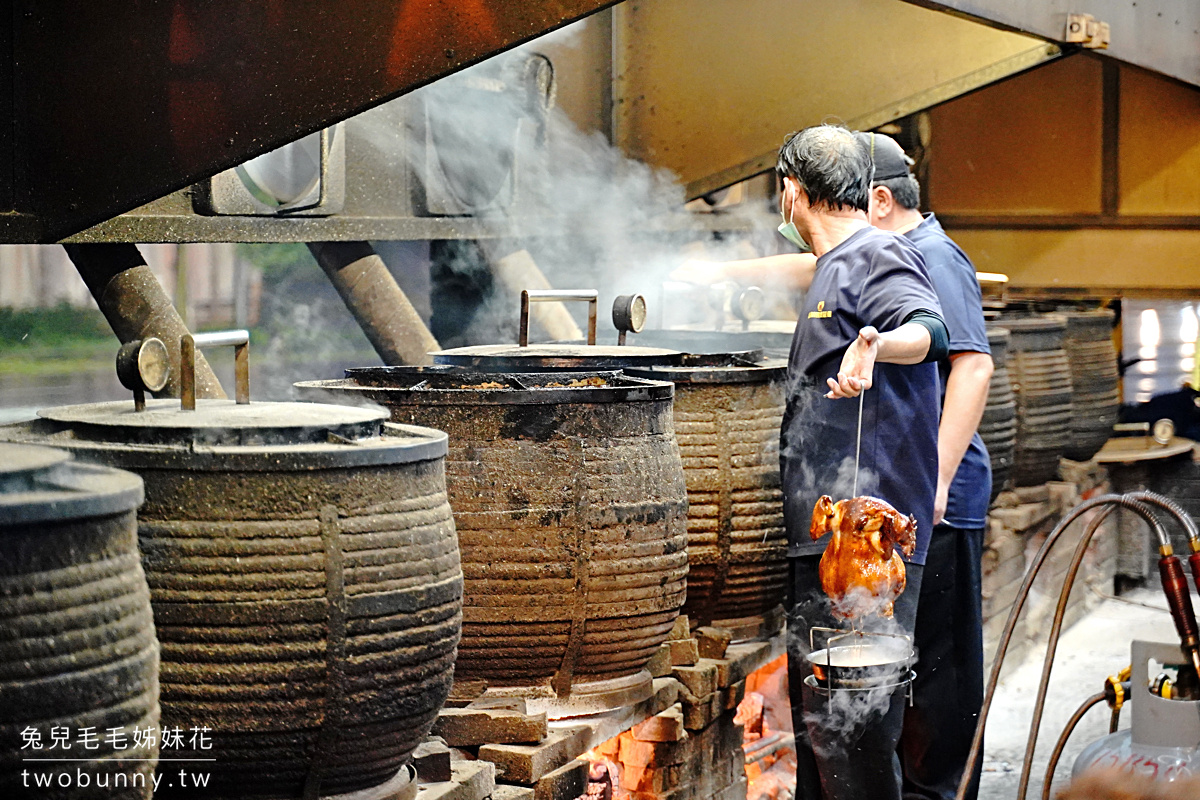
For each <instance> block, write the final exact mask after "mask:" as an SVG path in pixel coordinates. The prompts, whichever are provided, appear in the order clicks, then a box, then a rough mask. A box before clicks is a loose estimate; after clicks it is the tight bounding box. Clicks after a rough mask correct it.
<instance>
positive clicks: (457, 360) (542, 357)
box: [433, 344, 683, 372]
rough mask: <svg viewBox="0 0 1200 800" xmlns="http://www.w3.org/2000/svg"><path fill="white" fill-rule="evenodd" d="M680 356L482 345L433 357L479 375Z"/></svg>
mask: <svg viewBox="0 0 1200 800" xmlns="http://www.w3.org/2000/svg"><path fill="white" fill-rule="evenodd" d="M682 361H683V353H680V352H679V351H677V350H668V349H664V348H660V347H622V346H618V345H587V344H533V345H529V346H528V347H521V346H520V345H515V344H485V345H476V346H473V347H456V348H453V349H451V350H442V351H440V352H437V353H433V362H434V363H435V364H447V365H452V366H457V367H469V368H471V369H474V370H478V371H481V372H549V371H562V370H570V371H576V372H577V371H580V370H591V371H596V370H615V369H622V368H624V367H630V366H639V367H653V366H670V365H676V364H680V363H682Z"/></svg>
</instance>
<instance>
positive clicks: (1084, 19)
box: [1063, 14, 1112, 50]
mask: <svg viewBox="0 0 1200 800" xmlns="http://www.w3.org/2000/svg"><path fill="white" fill-rule="evenodd" d="M1111 33H1112V32H1111V30H1110V29H1109V26H1108V23H1107V22H1101V21H1100V20H1098V19H1096V18H1095V17H1093V16H1092V15H1091V14H1067V30H1066V32H1065V33H1064V34H1063V41H1064V42H1068V43H1070V44H1081V45H1083V46H1084V47H1086V48H1088V49H1089V50H1107V49H1108V43H1109V40H1110V39H1111V38H1112V36H1111Z"/></svg>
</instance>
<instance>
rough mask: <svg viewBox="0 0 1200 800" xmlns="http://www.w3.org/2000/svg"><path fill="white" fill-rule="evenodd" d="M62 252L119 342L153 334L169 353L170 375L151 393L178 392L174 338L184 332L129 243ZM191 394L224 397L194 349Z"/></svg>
mask: <svg viewBox="0 0 1200 800" xmlns="http://www.w3.org/2000/svg"><path fill="white" fill-rule="evenodd" d="M64 247H65V248H66V251H67V255H68V256H70V258H71V261H73V262H74V263H75V268H76V269H78V270H79V274H80V275H81V276H82V277H83V282H84V283H86V284H87V287H88V290H89V291H90V292H91V293H92V297H94V298H96V304H97V305H99V306H100V311H101V312H103V313H104V318H105V319H107V320H108V324H109V326H111V327H112V329H113V333H115V334H116V335H117V338H118V339H120V340H121V344H124V343H126V342H131V341H133V340H134V339H145V338H148V337H150V336H154V337H157V338H159V339H161V340H162V341H163V343H164V344H165V345H166V346H167V352H169V353H170V354H171V375H170V377H169V378H168V380H167V385H166V387H164V388H163V390H162V391H161V392H156V393H155V396H156V397H179V396H180V394H179V393H180V382H179V341H180V339H181V338H182V337H183V336H184V335H185V334H188V333H190V331H188V328H187V326H186V325H185V324H184V323H183V320H182V319H181V318H180V316H179V312H177V311H176V310H175V306H174V305H172V304H171V298H170V297H168V296H167V293H166V292H165V291H164V290H163V288H162V285H161V284H159V282H158V278H156V277H155V276H154V273H153V272H151V271H150V267H148V266H146V260H145V259H144V258H142V254H141V253H140V252H139V251H138V249H137V246H136V245H132V244H69V245H64ZM196 396H197V397H208V398H224V397H225V391H224V390H223V389H222V388H221V383H220V381H218V380H217V376H216V375H214V374H213V371H212V367H210V366H209V365H208V361H206V360H205V358H204V356H203V355H201V354H200V353H197V354H196Z"/></svg>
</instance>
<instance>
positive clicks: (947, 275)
mask: <svg viewBox="0 0 1200 800" xmlns="http://www.w3.org/2000/svg"><path fill="white" fill-rule="evenodd" d="M905 236H907V237H908V238H909V239H910V240H911V241H912V243H913V244H915V245H916V246H917V249H918V250H920V251H921V255H922V256H924V258H925V268H926V269H927V270H928V271H929V279H930V280H931V281H932V282H933V288H934V289H935V290H936V291H937V296H938V299H939V300H940V301H941V304H942V319H943V320H944V321H945V323H946V330H947V331H948V332H949V334H950V353H951V354H954V353H962V352H968V351H969V352H975V353H991V352H992V349H991V347H989V346H988V340H987V326H986V325H985V324H984V321H983V294H982V292H981V291H980V288H979V281H978V280H977V279H976V278H975V265H974V264H972V263H971V259H969V258H968V257H967V254H966V253H964V252H963V251H962V248H960V247H959V246H958V245H957V244H955V243H954V240H952V239H951V238H950V237H949V236H947V235H946V231H944V230H943V229H942V225H941V223H940V222H938V221H937V218H936V217H934V216H933V214H926V215H925V221H924V222H922V223H921V224H920V225H918V226H917V227H915V228H913V229H912V230H911V231H909V232H908V233H906V234H905ZM938 372H939V374H940V375H941V379H942V401H943V402H945V399H946V380H947V378H949V376H950V359H948V358H946V359H942V360H941V361H940V362H938ZM991 497H992V462H991V459H990V458H989V457H988V451H987V447H986V446H985V445H984V443H983V439H981V438H980V437H979V433H978V431H977V432H976V433H975V435H974V436H973V437H971V443H970V444H969V445H968V446H967V451H966V453H964V454H963V459H962V462H961V463H960V464H959V465H958V471H957V472H955V473H954V480H953V481H952V482H951V483H950V494H949V499H948V500H947V503H946V515H945V518H944V519H943V522H945V523H946V524H947V525H952V526H954V527H955V528H982V527H983V526H984V525H986V524H987V511H988V504H989V503H990V502H991Z"/></svg>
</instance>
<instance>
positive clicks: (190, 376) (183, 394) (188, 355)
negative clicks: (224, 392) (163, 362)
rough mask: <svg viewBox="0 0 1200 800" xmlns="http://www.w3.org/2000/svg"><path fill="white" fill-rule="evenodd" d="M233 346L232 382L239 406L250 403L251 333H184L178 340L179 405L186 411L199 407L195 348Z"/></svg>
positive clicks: (239, 331) (240, 331)
mask: <svg viewBox="0 0 1200 800" xmlns="http://www.w3.org/2000/svg"><path fill="white" fill-rule="evenodd" d="M197 347H233V348H234V352H233V358H234V360H233V382H234V392H235V396H236V398H237V404H238V405H242V406H244V405H248V404H249V403H250V332H249V331H244V330H237V331H217V332H214V333H200V334H196V335H194V336H193V335H192V334H190V333H189V334H185V335H184V336H182V337H181V338H180V339H179V367H180V370H179V388H180V405H181V407H182V408H183V410H184V411H195V410H196V348H197Z"/></svg>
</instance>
